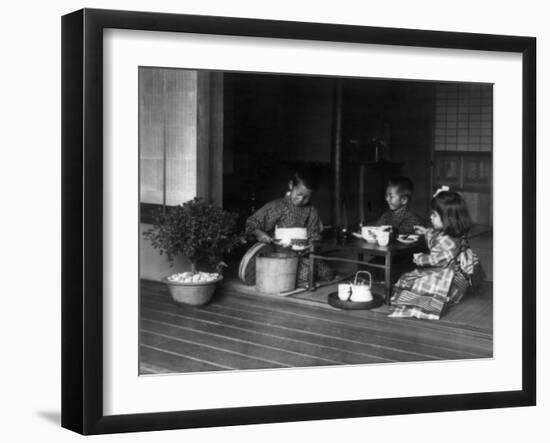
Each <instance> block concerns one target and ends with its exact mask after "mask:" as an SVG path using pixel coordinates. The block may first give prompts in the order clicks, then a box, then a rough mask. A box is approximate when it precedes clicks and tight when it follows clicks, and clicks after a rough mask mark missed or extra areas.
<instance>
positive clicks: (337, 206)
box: [331, 79, 342, 228]
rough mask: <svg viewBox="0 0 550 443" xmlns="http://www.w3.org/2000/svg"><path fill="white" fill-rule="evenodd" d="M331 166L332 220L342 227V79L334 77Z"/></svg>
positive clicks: (337, 226) (335, 224) (338, 226)
mask: <svg viewBox="0 0 550 443" xmlns="http://www.w3.org/2000/svg"><path fill="white" fill-rule="evenodd" d="M332 115H333V118H332V128H333V137H332V138H333V141H332V151H331V166H332V222H333V224H334V226H335V227H336V228H341V227H342V79H336V84H335V88H334V101H333V113H332Z"/></svg>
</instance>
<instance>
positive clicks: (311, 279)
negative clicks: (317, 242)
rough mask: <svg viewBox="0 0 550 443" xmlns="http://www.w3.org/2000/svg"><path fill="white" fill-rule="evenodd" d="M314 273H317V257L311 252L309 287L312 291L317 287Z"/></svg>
mask: <svg viewBox="0 0 550 443" xmlns="http://www.w3.org/2000/svg"><path fill="white" fill-rule="evenodd" d="M314 274H315V257H314V255H313V254H309V283H308V286H309V288H308V289H309V290H310V291H313V290H314V289H315V286H314V285H315V281H314V278H315V275H314Z"/></svg>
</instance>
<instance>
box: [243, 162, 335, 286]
mask: <svg viewBox="0 0 550 443" xmlns="http://www.w3.org/2000/svg"><path fill="white" fill-rule="evenodd" d="M316 188H317V180H316V177H315V176H314V175H313V174H311V173H309V172H308V171H307V170H302V171H296V172H295V173H294V175H293V177H292V178H291V180H290V181H289V182H288V192H287V193H286V195H285V196H284V197H283V198H280V199H277V200H273V201H271V202H269V203H267V204H266V205H264V206H263V207H262V208H260V209H259V210H258V211H256V212H255V213H254V214H252V215H251V216H250V217H249V218H248V219H247V220H246V226H245V235H247V237H249V238H250V237H252V238H255V239H256V240H257V241H259V242H262V243H272V242H273V234H274V231H275V227H276V226H277V227H279V228H307V234H308V240H309V241H310V242H311V241H314V240H320V239H321V232H322V230H323V223H322V222H321V219H320V217H319V213H318V212H317V209H315V207H314V206H313V205H312V204H311V203H310V200H311V196H312V194H313V192H314V191H315V189H316ZM315 274H316V277H317V278H319V279H321V280H331V279H332V278H333V272H332V269H331V268H330V267H329V266H328V265H326V264H325V263H323V262H321V261H317V262H316V263H315ZM308 280H309V262H308V260H307V259H306V258H304V257H301V258H300V260H299V264H298V271H297V283H298V286H303V285H305V284H306V282H307V281H308Z"/></svg>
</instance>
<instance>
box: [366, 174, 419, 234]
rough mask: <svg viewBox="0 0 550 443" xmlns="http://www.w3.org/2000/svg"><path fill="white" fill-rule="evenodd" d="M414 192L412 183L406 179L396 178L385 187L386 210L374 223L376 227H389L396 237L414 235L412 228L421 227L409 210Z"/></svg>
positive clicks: (417, 219)
mask: <svg viewBox="0 0 550 443" xmlns="http://www.w3.org/2000/svg"><path fill="white" fill-rule="evenodd" d="M413 190H414V186H413V183H412V181H411V180H410V179H408V178H407V177H396V178H392V179H390V180H389V181H388V185H387V186H386V203H387V204H388V210H387V211H386V212H384V213H383V214H382V216H381V217H380V218H379V219H378V221H377V222H376V225H377V226H383V225H390V226H392V227H393V230H394V232H395V234H396V235H398V234H404V235H409V234H414V232H415V229H414V227H415V226H417V225H421V224H422V221H421V220H420V218H419V217H418V216H417V215H416V214H415V213H414V212H412V211H411V210H410V209H409V203H410V201H411V198H412V193H413Z"/></svg>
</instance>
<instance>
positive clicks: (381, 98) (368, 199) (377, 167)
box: [223, 73, 435, 226]
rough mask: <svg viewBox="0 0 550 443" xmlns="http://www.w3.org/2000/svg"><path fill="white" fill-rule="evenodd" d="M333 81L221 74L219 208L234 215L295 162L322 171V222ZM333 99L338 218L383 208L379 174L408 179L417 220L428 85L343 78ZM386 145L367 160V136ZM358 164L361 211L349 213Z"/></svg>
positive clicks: (353, 219)
mask: <svg viewBox="0 0 550 443" xmlns="http://www.w3.org/2000/svg"><path fill="white" fill-rule="evenodd" d="M337 81H338V80H336V79H333V78H325V77H308V76H290V75H264V74H243V73H238V74H231V73H226V74H225V75H224V167H223V171H224V177H223V184H224V187H223V189H224V193H223V200H224V207H226V208H227V209H231V210H234V211H237V212H238V213H239V214H240V215H241V219H244V218H246V216H247V215H248V214H250V213H251V212H253V210H254V209H258V208H259V207H261V206H262V205H263V204H265V203H266V202H268V201H270V200H272V199H274V198H278V197H281V196H282V195H283V194H284V192H285V191H286V189H287V183H288V180H289V178H290V177H289V176H290V172H291V169H292V165H293V164H294V163H295V162H314V163H315V164H316V166H318V170H319V171H320V173H321V174H322V176H323V177H324V180H323V184H322V186H321V188H320V189H319V190H318V192H317V193H316V194H315V195H314V199H313V202H314V204H315V205H316V207H317V208H318V210H319V212H320V215H321V217H322V219H323V221H324V223H325V224H332V223H334V220H333V214H332V213H331V193H330V186H331V180H332V178H331V172H330V171H331V168H330V162H331V149H332V148H333V144H334V136H335V133H334V121H335V112H336V111H335V106H336V98H335V97H336V90H337V89H336V88H337ZM341 81H342V89H341V90H342V100H341V117H342V118H341V121H342V126H341V143H342V160H343V166H342V172H343V173H342V176H343V183H342V190H343V200H344V205H345V210H344V211H343V212H345V215H343V222H344V224H347V225H349V226H354V225H357V224H358V223H359V222H360V221H363V222H369V221H372V220H376V218H377V217H378V216H379V215H380V213H381V212H382V211H384V210H385V209H386V207H385V203H384V199H383V198H384V188H385V184H384V183H385V180H386V179H387V178H388V176H391V175H397V174H403V175H406V176H408V177H409V178H410V179H411V180H412V181H413V183H414V185H415V194H414V197H413V201H412V204H411V206H412V209H413V210H414V211H415V212H417V213H418V214H419V215H420V216H422V217H426V216H427V213H428V204H429V196H430V195H431V192H430V186H431V184H430V165H431V161H432V159H431V152H432V137H433V120H434V118H433V112H434V96H435V86H434V84H433V83H424V82H404V81H386V80H365V79H343V80H341ZM377 139H383V140H384V141H385V142H386V145H387V148H385V149H384V150H383V151H384V152H380V153H379V156H380V158H379V160H380V161H378V162H374V161H373V158H372V152H373V150H372V149H373V140H377ZM362 163H363V164H364V165H365V166H364V167H365V171H366V173H365V218H366V220H360V217H359V212H358V206H359V205H358V199H359V195H358V189H359V171H360V166H359V165H360V164H362Z"/></svg>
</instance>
